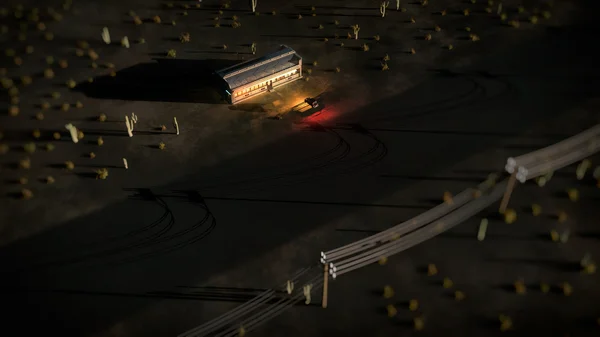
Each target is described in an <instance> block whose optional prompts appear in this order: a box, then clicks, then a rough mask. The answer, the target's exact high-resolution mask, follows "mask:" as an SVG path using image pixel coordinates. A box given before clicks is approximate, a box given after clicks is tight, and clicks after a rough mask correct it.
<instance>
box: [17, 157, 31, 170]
mask: <svg viewBox="0 0 600 337" xmlns="http://www.w3.org/2000/svg"><path fill="white" fill-rule="evenodd" d="M19 168H22V169H24V170H29V169H30V168H31V160H30V159H29V158H23V159H21V160H19Z"/></svg>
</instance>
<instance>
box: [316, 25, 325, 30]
mask: <svg viewBox="0 0 600 337" xmlns="http://www.w3.org/2000/svg"><path fill="white" fill-rule="evenodd" d="M324 28H325V27H324V26H323V25H318V26H317V29H324Z"/></svg>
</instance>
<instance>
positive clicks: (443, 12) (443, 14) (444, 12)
mask: <svg viewBox="0 0 600 337" xmlns="http://www.w3.org/2000/svg"><path fill="white" fill-rule="evenodd" d="M446 14H448V12H447V11H446V10H445V9H443V10H442V11H441V12H440V15H441V16H446Z"/></svg>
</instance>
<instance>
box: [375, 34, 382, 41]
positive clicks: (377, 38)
mask: <svg viewBox="0 0 600 337" xmlns="http://www.w3.org/2000/svg"><path fill="white" fill-rule="evenodd" d="M373 40H375V41H379V40H381V36H379V35H375V36H373Z"/></svg>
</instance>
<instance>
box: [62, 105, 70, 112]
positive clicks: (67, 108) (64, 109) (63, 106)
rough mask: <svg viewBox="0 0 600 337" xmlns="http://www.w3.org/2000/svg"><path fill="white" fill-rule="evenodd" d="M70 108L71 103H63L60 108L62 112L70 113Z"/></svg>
mask: <svg viewBox="0 0 600 337" xmlns="http://www.w3.org/2000/svg"><path fill="white" fill-rule="evenodd" d="M70 108H71V105H70V104H69V103H63V104H62V105H61V106H60V109H61V110H62V111H69V109H70Z"/></svg>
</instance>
